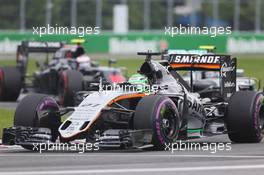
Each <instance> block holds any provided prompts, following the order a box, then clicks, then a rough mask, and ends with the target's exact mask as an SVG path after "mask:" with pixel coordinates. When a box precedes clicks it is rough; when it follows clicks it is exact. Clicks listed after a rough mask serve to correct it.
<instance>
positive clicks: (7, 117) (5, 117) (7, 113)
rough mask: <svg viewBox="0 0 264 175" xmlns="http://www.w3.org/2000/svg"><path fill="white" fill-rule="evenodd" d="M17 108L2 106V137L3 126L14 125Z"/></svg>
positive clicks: (0, 114)
mask: <svg viewBox="0 0 264 175" xmlns="http://www.w3.org/2000/svg"><path fill="white" fill-rule="evenodd" d="M14 113H15V110H12V109H1V108H0V138H2V134H3V133H2V132H3V128H7V127H11V126H13V118H14Z"/></svg>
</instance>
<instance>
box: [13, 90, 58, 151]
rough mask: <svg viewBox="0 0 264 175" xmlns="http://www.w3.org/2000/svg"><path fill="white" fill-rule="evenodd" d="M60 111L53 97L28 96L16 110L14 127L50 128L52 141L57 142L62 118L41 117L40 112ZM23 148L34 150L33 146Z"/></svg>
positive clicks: (41, 95)
mask: <svg viewBox="0 0 264 175" xmlns="http://www.w3.org/2000/svg"><path fill="white" fill-rule="evenodd" d="M58 109H59V105H58V104H57V103H56V101H55V100H54V99H53V98H51V97H48V96H46V95H43V94H31V95H27V96H26V97H25V98H23V99H22V100H21V102H20V103H19V104H18V106H17V108H16V111H15V117H14V126H24V127H43V128H49V129H51V133H52V141H55V140H56V138H57V137H58V128H59V125H60V123H61V122H60V118H59V117H52V116H40V112H41V111H56V110H58ZM22 147H24V148H25V149H29V150H32V149H33V146H31V145H22Z"/></svg>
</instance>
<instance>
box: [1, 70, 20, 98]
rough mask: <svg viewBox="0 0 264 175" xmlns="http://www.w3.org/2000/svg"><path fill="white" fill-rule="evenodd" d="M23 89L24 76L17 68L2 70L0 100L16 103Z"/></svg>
mask: <svg viewBox="0 0 264 175" xmlns="http://www.w3.org/2000/svg"><path fill="white" fill-rule="evenodd" d="M21 87H22V76H21V73H20V71H19V70H18V69H17V68H16V67H2V68H0V100H2V101H16V100H17V98H18V96H19V94H20V90H21Z"/></svg>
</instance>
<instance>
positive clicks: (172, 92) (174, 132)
mask: <svg viewBox="0 0 264 175" xmlns="http://www.w3.org/2000/svg"><path fill="white" fill-rule="evenodd" d="M139 55H146V60H145V62H144V63H143V64H142V66H141V67H140V69H139V71H138V72H139V74H140V75H141V76H139V75H138V76H134V77H133V81H128V82H127V83H123V84H120V87H123V88H118V90H115V89H114V90H110V91H97V92H87V93H86V94H83V93H82V96H83V100H82V102H81V103H80V104H79V105H78V106H77V107H67V108H59V106H58V104H57V103H56V101H55V100H54V99H52V98H50V97H47V96H45V95H38V94H35V95H29V96H27V97H25V98H24V99H23V100H22V101H21V102H20V104H19V105H18V107H17V109H16V112H15V118H14V127H11V128H6V129H4V131H3V144H7V145H8V144H16V145H21V146H23V147H24V148H27V149H32V144H33V143H47V142H55V141H56V142H67V143H69V144H70V143H71V142H72V141H74V140H76V139H83V140H85V139H86V141H87V142H89V143H91V142H92V143H97V144H99V147H101V148H104V147H108V148H109V147H110V148H117V147H118V148H119V147H121V148H131V147H133V148H146V147H148V146H153V148H155V149H162V148H164V146H165V145H166V144H168V143H173V142H175V141H176V140H187V139H191V138H193V137H194V136H193V134H190V133H193V132H197V133H198V134H197V135H196V136H195V137H196V138H197V137H202V136H211V135H216V134H225V133H227V134H228V136H229V138H230V139H231V141H233V142H238V143H241V142H260V141H261V140H262V137H263V134H262V130H263V121H264V96H263V92H255V91H238V92H236V91H235V89H236V71H235V70H236V58H232V57H231V56H229V55H201V56H195V55H184V54H174V55H173V54H171V55H170V56H169V57H168V59H167V60H163V61H160V62H158V61H154V60H152V59H151V57H152V56H153V55H158V53H150V52H147V53H139ZM177 70H208V71H209V70H210V71H219V72H220V75H221V77H220V78H221V88H220V90H219V89H217V90H212V89H211V90H210V91H207V92H204V93H203V94H202V96H201V95H200V94H198V93H193V91H192V83H191V87H189V86H188V84H186V82H185V81H184V80H183V79H182V77H181V76H180V75H179V74H178V73H177ZM136 77H138V80H137V81H136V80H135V78H136ZM146 80H147V83H148V84H147V85H148V86H149V87H150V88H149V87H148V88H147V89H150V90H149V91H147V92H145V91H144V88H140V89H141V90H142V89H143V90H142V91H135V90H127V86H125V85H131V86H136V87H139V85H140V84H141V85H142V83H143V82H146ZM145 85H146V84H145ZM140 87H142V86H140ZM151 87H155V88H154V89H155V90H153V88H151ZM68 112H71V113H70V114H69V117H68V118H67V119H66V120H65V121H63V123H61V122H60V117H61V116H62V115H64V114H66V113H68ZM43 128H45V129H43ZM44 131H45V132H44Z"/></svg>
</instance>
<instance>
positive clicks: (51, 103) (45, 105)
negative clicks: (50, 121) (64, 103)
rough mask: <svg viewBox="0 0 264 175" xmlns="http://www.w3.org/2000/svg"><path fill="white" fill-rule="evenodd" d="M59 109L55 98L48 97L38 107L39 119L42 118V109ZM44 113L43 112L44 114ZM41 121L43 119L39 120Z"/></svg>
mask: <svg viewBox="0 0 264 175" xmlns="http://www.w3.org/2000/svg"><path fill="white" fill-rule="evenodd" d="M58 109H59V106H58V104H57V103H56V101H55V100H53V99H51V98H46V99H44V100H43V101H42V102H41V103H40V104H39V105H38V107H37V109H36V112H37V115H38V120H39V119H41V118H42V117H41V116H39V115H41V114H42V113H41V112H42V111H56V110H58ZM42 115H43V114H42ZM39 122H40V123H41V121H39Z"/></svg>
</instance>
